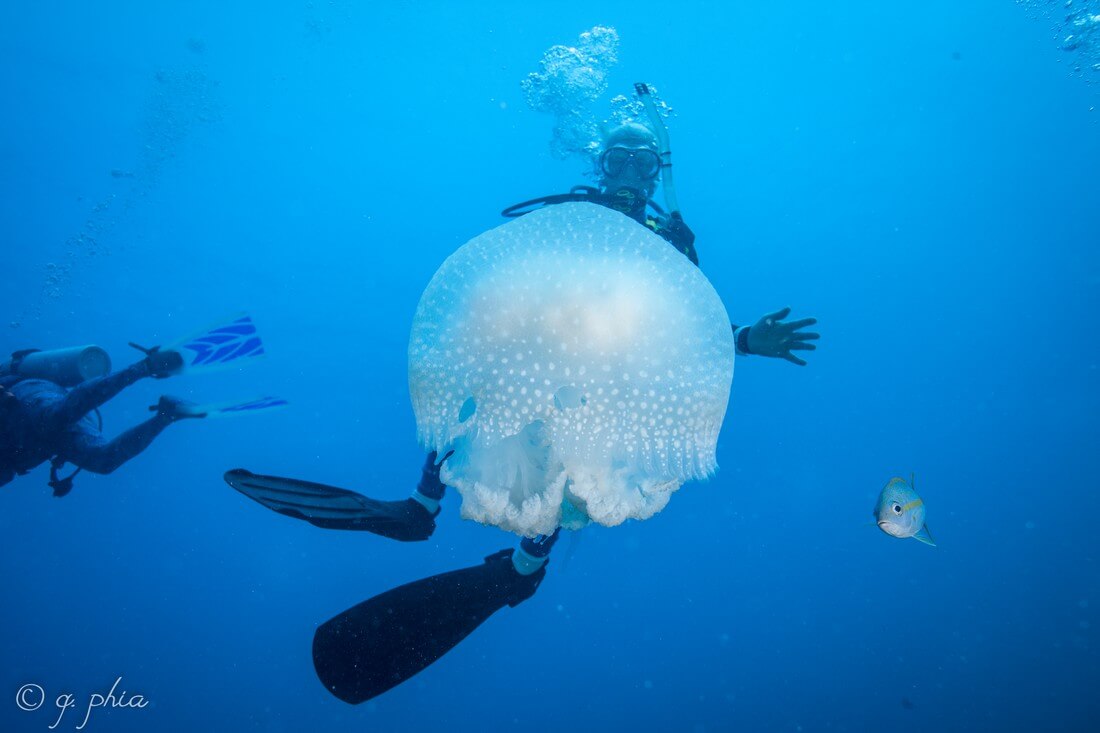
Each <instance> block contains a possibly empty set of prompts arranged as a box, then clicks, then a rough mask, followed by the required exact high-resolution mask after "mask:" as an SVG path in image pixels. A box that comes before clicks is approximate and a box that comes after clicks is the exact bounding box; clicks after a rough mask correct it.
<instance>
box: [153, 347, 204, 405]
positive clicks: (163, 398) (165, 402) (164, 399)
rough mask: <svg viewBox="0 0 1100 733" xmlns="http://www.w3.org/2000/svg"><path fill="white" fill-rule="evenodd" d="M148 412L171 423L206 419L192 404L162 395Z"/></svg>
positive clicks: (170, 352)
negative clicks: (194, 418) (200, 418)
mask: <svg viewBox="0 0 1100 733" xmlns="http://www.w3.org/2000/svg"><path fill="white" fill-rule="evenodd" d="M167 353H169V354H173V353H175V352H173V351H169V352H167ZM149 412H155V413H157V414H158V415H160V416H161V417H166V418H168V419H169V420H171V421H172V422H175V421H176V420H183V419H185V418H189V417H206V413H205V412H199V411H198V410H197V409H196V407H195V403H194V402H188V401H187V400H181V399H180V398H179V397H169V396H168V395H162V396H161V398H160V400H159V401H158V402H157V404H155V405H150V406H149Z"/></svg>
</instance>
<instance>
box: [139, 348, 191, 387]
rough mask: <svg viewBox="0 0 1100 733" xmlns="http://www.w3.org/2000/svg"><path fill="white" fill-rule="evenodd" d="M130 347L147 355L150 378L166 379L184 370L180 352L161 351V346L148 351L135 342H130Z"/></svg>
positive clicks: (146, 362)
mask: <svg viewBox="0 0 1100 733" xmlns="http://www.w3.org/2000/svg"><path fill="white" fill-rule="evenodd" d="M130 346H132V347H134V348H135V349H137V350H138V351H140V352H141V353H143V354H145V359H144V363H145V366H146V367H147V368H148V369H149V376H150V377H153V378H154V379H165V378H166V377H170V376H172V375H173V374H176V373H178V372H179V370H180V369H182V368H183V356H181V355H180V352H178V351H161V350H160V347H159V346H154V347H153V348H151V349H147V348H145V347H144V346H138V345H137V344H135V343H133V342H130Z"/></svg>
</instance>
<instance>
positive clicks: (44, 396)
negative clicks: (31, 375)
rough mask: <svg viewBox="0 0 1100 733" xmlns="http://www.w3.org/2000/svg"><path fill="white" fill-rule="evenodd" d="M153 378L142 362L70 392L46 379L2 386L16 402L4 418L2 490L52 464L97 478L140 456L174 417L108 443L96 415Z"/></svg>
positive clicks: (0, 431) (0, 425) (0, 423)
mask: <svg viewBox="0 0 1100 733" xmlns="http://www.w3.org/2000/svg"><path fill="white" fill-rule="evenodd" d="M148 376H150V373H149V367H148V365H147V364H146V363H145V362H144V361H141V362H138V363H136V364H134V365H132V366H130V367H127V368H126V369H123V370H121V371H118V372H115V373H113V374H108V375H106V376H103V377H97V378H95V379H89V380H88V381H86V382H82V383H81V384H79V385H77V386H76V387H73V388H72V389H71V390H66V389H65V388H64V387H62V386H60V385H58V384H55V383H54V382H49V381H46V380H44V379H18V380H17V379H16V378H14V377H6V378H4V379H3V380H0V382H2V383H3V386H5V387H6V388H7V389H8V391H10V392H11V393H12V394H13V395H14V396H15V401H14V404H10V403H9V404H8V405H6V406H5V409H4V414H3V415H2V416H0V486H2V485H4V484H6V483H8V482H9V481H11V480H12V479H13V478H14V477H15V475H16V474H24V473H27V472H28V471H30V470H31V469H33V468H35V467H36V466H38V465H40V464H42V463H44V462H45V461H47V460H50V459H51V458H54V459H59V460H60V461H67V462H69V463H72V464H73V465H75V466H77V467H78V468H82V469H86V470H88V471H91V472H92V473H111V472H112V471H114V470H115V469H116V468H118V467H119V466H121V465H122V464H123V463H125V462H126V461H128V460H130V459H131V458H133V457H134V456H136V455H137V454H139V453H141V452H142V451H143V450H145V449H146V448H147V447H148V446H149V444H150V443H152V442H153V439H154V438H156V437H157V436H158V435H159V434H160V433H161V431H162V430H164V428H166V427H168V425H170V424H171V423H172V418H171V417H169V416H167V415H164V414H161V413H157V414H156V415H155V416H153V417H152V418H150V419H149V420H146V421H145V422H143V423H141V424H140V425H137V426H135V427H133V428H131V429H130V430H127V431H126V432H124V433H122V434H121V435H119V436H118V437H116V438H115V439H114V440H107V439H106V438H104V437H103V433H102V432H101V431H100V429H99V427H98V425H97V424H96V422H95V421H94V420H93V419H92V414H91V413H92V412H93V411H94V410H95V409H96V408H98V407H100V406H101V405H103V404H104V403H105V402H107V401H108V400H110V399H111V398H112V397H114V396H115V395H117V394H118V393H119V392H121V391H122V390H123V389H125V388H126V387H129V386H130V385H132V384H134V383H135V382H137V381H138V380H140V379H143V378H145V377H148ZM55 493H59V492H58V491H57V488H56V487H55ZM60 493H64V492H60Z"/></svg>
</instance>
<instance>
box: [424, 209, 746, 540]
mask: <svg viewBox="0 0 1100 733" xmlns="http://www.w3.org/2000/svg"><path fill="white" fill-rule="evenodd" d="M733 355H734V345H733V335H732V332H731V330H730V325H729V318H728V316H727V315H726V310H725V308H724V307H723V305H722V301H721V300H720V299H719V297H718V294H717V293H716V292H715V291H714V288H713V287H712V286H711V284H710V282H709V281H708V280H707V279H706V277H705V276H704V275H703V274H702V272H701V271H700V270H699V269H698V268H697V267H695V266H694V265H692V264H691V262H689V261H688V259H687V258H686V257H684V256H683V255H682V254H680V253H679V252H677V251H676V250H675V249H674V248H673V247H671V246H669V244H668V243H667V242H665V241H664V240H663V239H661V238H660V237H659V236H657V235H656V234H654V233H653V232H651V231H650V230H648V229H646V228H645V227H643V226H641V225H639V224H638V223H636V222H635V221H633V220H632V219H630V218H628V217H626V216H624V215H623V214H620V213H619V212H616V211H612V210H611V209H608V208H605V207H602V206H597V205H595V204H589V203H568V204H559V205H555V206H548V207H545V208H543V209H540V210H538V211H535V212H532V213H530V214H527V215H525V216H523V217H521V218H519V219H516V220H514V221H511V222H509V223H507V224H503V225H501V226H499V227H497V228H496V229H492V230H490V231H488V232H485V233H484V234H481V235H480V236H477V237H475V238H473V239H472V240H470V241H469V242H467V243H466V244H465V245H463V246H462V247H461V248H459V250H458V251H457V252H455V253H454V254H453V255H451V256H450V257H449V258H447V260H446V261H445V262H444V263H443V265H442V266H441V267H440V268H439V270H438V271H437V272H436V274H435V276H434V277H433V278H432V281H431V282H430V283H429V284H428V287H427V289H426V290H425V291H424V294H423V296H422V297H421V299H420V304H419V306H418V307H417V310H416V317H415V319H414V321H413V326H412V334H411V336H410V339H409V391H410V393H411V396H412V403H413V410H414V412H415V414H416V425H417V432H418V434H419V439H420V442H421V445H422V446H423V447H424V448H425V449H426V450H435V451H439V454H440V455H443V454H444V453H445V452H446V451H449V450H453V451H454V453H453V455H451V457H450V458H449V459H448V460H447V461H446V462H445V463H444V464H443V469H442V478H443V481H444V482H445V483H446V484H447V485H448V486H453V487H455V488H457V489H458V491H459V492H460V493H461V495H462V516H463V517H464V518H467V519H474V520H477V521H479V522H483V523H486V524H492V525H495V526H497V527H500V528H502V529H506V530H510V531H512V532H516V533H518V534H523V535H527V536H532V535H535V534H540V533H541V534H549V533H550V532H552V531H553V530H554V528H555V527H557V526H559V525H561V526H564V527H566V528H577V527H580V526H583V525H584V524H585V523H587V522H588V521H593V522H598V523H599V524H603V525H606V526H613V525H616V524H620V523H621V522H623V521H625V520H626V519H647V518H648V517H651V516H653V515H654V514H656V513H657V512H659V511H660V510H661V509H663V508H664V506H665V505H666V504H667V503H668V500H669V497H670V495H671V494H672V492H673V491H675V490H676V489H678V488H679V487H680V485H681V484H683V483H684V482H685V481H689V480H691V479H701V478H705V477H707V476H709V475H710V474H712V473H713V472H714V470H715V469H716V468H717V464H716V461H715V448H716V443H717V440H718V432H719V430H720V429H721V427H722V419H723V417H724V416H725V412H726V405H727V403H728V401H729V393H730V383H731V380H732V379H733Z"/></svg>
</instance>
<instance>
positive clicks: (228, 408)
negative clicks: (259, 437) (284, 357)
mask: <svg viewBox="0 0 1100 733" xmlns="http://www.w3.org/2000/svg"><path fill="white" fill-rule="evenodd" d="M287 404H288V403H287V401H286V400H284V399H282V398H281V397H260V398H259V399H255V400H237V401H234V402H219V403H216V404H209V405H186V406H184V407H182V408H181V409H182V410H183V411H185V412H186V413H187V414H188V415H192V416H194V417H207V418H211V417H213V418H218V417H240V416H241V415H251V414H253V413H256V412H266V411H268V410H275V409H279V408H282V407H286V406H287Z"/></svg>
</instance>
